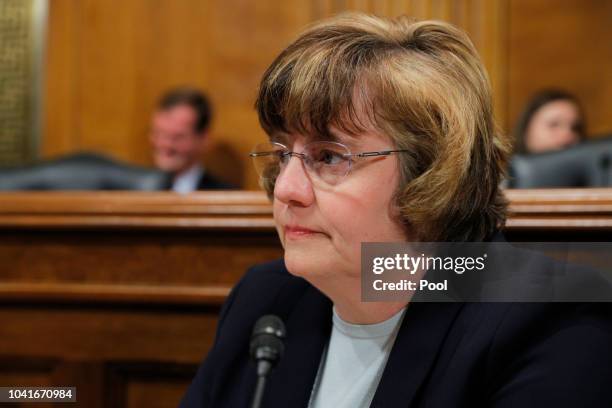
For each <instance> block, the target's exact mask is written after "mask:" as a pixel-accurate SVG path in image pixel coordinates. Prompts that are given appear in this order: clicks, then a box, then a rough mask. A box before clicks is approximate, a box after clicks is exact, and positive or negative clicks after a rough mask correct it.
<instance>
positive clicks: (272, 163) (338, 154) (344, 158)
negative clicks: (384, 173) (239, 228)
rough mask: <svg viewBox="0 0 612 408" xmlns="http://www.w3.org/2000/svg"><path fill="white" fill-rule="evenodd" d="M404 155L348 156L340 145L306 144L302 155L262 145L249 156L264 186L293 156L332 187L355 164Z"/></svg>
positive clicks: (255, 148) (310, 172)
mask: <svg viewBox="0 0 612 408" xmlns="http://www.w3.org/2000/svg"><path fill="white" fill-rule="evenodd" d="M407 151H408V150H380V151H373V152H361V153H351V151H350V150H349V148H348V147H346V146H345V145H343V144H342V143H338V142H328V141H317V142H311V143H308V144H306V145H305V146H304V150H303V152H302V153H297V152H292V151H291V150H289V149H288V148H287V147H286V146H284V145H282V144H280V143H262V144H258V145H257V146H255V147H254V148H253V150H252V151H251V153H250V154H249V156H250V157H251V158H252V159H253V164H254V165H255V170H256V171H257V174H258V175H259V177H261V179H262V181H263V182H264V184H266V183H269V182H274V181H275V180H276V178H277V177H278V175H279V174H280V172H281V171H282V170H283V169H284V168H285V167H286V166H287V164H288V163H289V160H290V159H291V157H292V156H295V157H299V158H300V159H302V161H303V162H304V165H305V167H306V170H307V171H308V172H309V174H311V175H312V176H314V177H317V178H318V179H320V180H323V181H324V182H326V183H328V184H332V185H333V184H336V183H337V182H338V181H339V180H340V179H341V178H342V177H345V176H347V175H348V174H349V173H350V171H351V167H352V165H353V162H354V161H355V160H363V159H368V158H371V157H377V156H388V155H390V154H392V153H400V152H407Z"/></svg>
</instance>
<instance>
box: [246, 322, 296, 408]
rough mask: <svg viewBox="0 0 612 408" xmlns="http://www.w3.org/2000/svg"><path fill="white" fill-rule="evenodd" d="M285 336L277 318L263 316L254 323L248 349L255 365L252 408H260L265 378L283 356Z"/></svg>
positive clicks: (284, 331) (282, 326)
mask: <svg viewBox="0 0 612 408" xmlns="http://www.w3.org/2000/svg"><path fill="white" fill-rule="evenodd" d="M286 336H287V332H286V330H285V324H284V323H283V321H282V320H281V319H280V318H279V317H278V316H275V315H265V316H262V317H260V318H259V319H258V320H257V322H255V326H254V327H253V334H251V343H250V347H249V349H250V354H251V358H252V359H253V360H254V361H255V364H257V385H256V387H255V394H254V395H253V402H252V405H251V407H252V408H259V407H260V406H261V400H262V398H263V392H264V388H265V386H266V378H267V376H268V374H270V372H271V371H272V368H274V366H276V364H277V363H278V361H279V360H280V359H281V357H282V356H283V352H284V351H285V345H284V344H283V339H284V338H285V337H286Z"/></svg>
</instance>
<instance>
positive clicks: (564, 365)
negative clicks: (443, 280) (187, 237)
mask: <svg viewBox="0 0 612 408" xmlns="http://www.w3.org/2000/svg"><path fill="white" fill-rule="evenodd" d="M269 313H272V314H276V315H278V316H280V317H281V318H282V319H283V320H284V322H285V324H286V327H287V334H288V335H287V339H286V342H285V344H286V349H285V355H284V356H283V358H282V360H281V361H280V363H279V365H278V366H277V367H276V369H275V370H274V371H273V372H272V374H271V377H270V380H269V382H268V384H267V388H266V391H265V395H264V400H263V405H262V406H263V407H265V408H271V407H278V408H293V407H306V406H307V404H308V401H309V397H310V393H311V390H312V387H313V383H314V380H315V376H316V374H317V370H318V367H319V362H320V359H321V356H322V352H323V350H324V348H325V347H326V345H327V343H328V341H329V337H330V333H331V322H332V303H331V302H330V300H329V299H328V298H327V297H325V296H324V295H323V294H322V293H321V292H319V291H318V290H317V289H316V288H315V287H313V286H312V285H310V284H309V283H308V282H306V281H305V280H303V279H301V278H297V277H294V276H292V275H291V274H289V273H288V272H287V270H286V268H285V266H284V263H283V262H282V261H275V262H271V263H267V264H264V265H259V266H256V267H254V268H252V269H250V270H249V271H248V272H247V274H246V275H245V276H244V278H243V279H242V280H241V281H240V282H239V284H238V285H237V286H236V287H235V288H234V289H233V291H232V293H231V294H230V296H229V298H228V299H227V301H226V303H225V305H224V307H223V308H222V311H221V316H220V319H219V324H218V328H217V336H216V339H215V343H214V346H213V348H212V349H211V351H210V353H209V354H208V356H207V357H206V359H205V360H204V362H203V364H202V365H201V366H200V368H199V370H198V372H197V375H196V377H195V379H194V380H193V383H192V384H191V386H190V387H189V389H188V390H187V393H186V394H185V396H184V398H183V400H182V402H181V405H180V407H182V408H196V407H197V408H201V407H214V408H222V407H223V408H225V407H240V408H245V407H249V406H250V400H251V397H252V393H253V389H254V385H255V379H256V378H255V377H256V375H255V369H254V364H253V363H252V362H250V361H249V355H248V354H249V353H248V344H249V337H250V334H251V330H252V328H253V324H254V323H255V321H256V320H257V319H258V318H259V317H261V316H262V315H265V314H269ZM611 315H612V313H611V307H610V304H609V303H417V302H413V303H411V304H410V305H409V306H408V310H407V311H406V315H405V318H404V320H403V322H402V325H401V328H400V330H399V333H398V336H397V339H396V341H395V344H394V346H393V349H392V351H391V354H390V356H389V359H388V362H387V365H386V367H385V370H384V373H383V375H382V378H381V380H380V384H379V386H378V388H377V391H376V394H375V396H374V400H373V401H372V404H371V407H378V408H393V407H428V408H454V407H464V408H474V407H496V408H526V407H537V408H544V407H555V408H559V407H581V408H585V407H598V408H599V407H612V323H611V321H612V318H611Z"/></svg>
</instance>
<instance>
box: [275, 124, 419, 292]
mask: <svg viewBox="0 0 612 408" xmlns="http://www.w3.org/2000/svg"><path fill="white" fill-rule="evenodd" d="M332 132H333V133H334V134H335V135H336V136H337V137H338V139H339V141H340V142H341V143H343V144H345V145H346V146H348V148H349V149H350V150H351V152H352V153H360V152H365V151H379V150H388V149H393V145H392V143H391V142H390V141H389V140H388V139H387V138H384V137H383V136H381V135H379V134H376V133H374V132H369V133H367V134H363V135H361V136H359V137H350V136H348V135H345V134H343V133H341V132H340V131H338V130H337V129H333V128H332ZM305 143H307V139H306V138H305V137H303V136H302V135H296V134H292V135H289V136H288V141H287V143H286V145H287V147H288V148H289V149H291V150H292V151H294V152H297V153H301V152H302V151H303V147H304V144H305ZM398 181H399V171H398V160H397V156H396V155H394V154H391V155H388V156H381V157H373V158H370V159H366V160H356V161H354V162H353V167H352V169H351V171H350V173H349V174H348V175H346V176H344V177H343V178H341V179H340V181H338V182H337V183H335V184H334V185H329V184H326V183H325V182H323V181H320V180H319V179H318V178H317V177H316V175H313V174H310V173H309V171H308V170H307V169H306V166H305V165H304V164H303V162H302V160H301V159H300V158H298V157H291V159H290V160H289V163H288V164H287V166H286V167H285V168H284V169H283V170H282V171H281V173H280V174H279V176H278V178H277V180H276V184H275V188H274V220H275V222H276V228H277V230H278V234H279V236H280V240H281V242H282V244H283V247H284V249H285V264H286V266H287V269H288V270H289V271H290V272H291V273H292V274H294V275H297V276H302V277H304V278H306V279H307V280H310V281H311V283H312V282H316V281H320V279H322V278H323V279H338V278H346V277H353V278H358V277H359V273H360V262H361V243H362V242H398V241H405V240H406V239H407V236H406V233H405V231H404V229H403V228H402V227H401V226H400V225H399V223H398V222H397V221H396V220H394V219H393V218H394V217H393V214H392V211H393V208H392V207H393V206H392V205H391V202H392V199H393V194H394V192H395V191H396V188H397V186H398Z"/></svg>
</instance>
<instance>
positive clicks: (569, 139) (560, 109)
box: [515, 89, 586, 154]
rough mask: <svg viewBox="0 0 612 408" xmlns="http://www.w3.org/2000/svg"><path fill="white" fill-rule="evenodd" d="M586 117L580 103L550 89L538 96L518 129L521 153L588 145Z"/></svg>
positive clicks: (567, 94) (527, 109) (518, 149)
mask: <svg viewBox="0 0 612 408" xmlns="http://www.w3.org/2000/svg"><path fill="white" fill-rule="evenodd" d="M584 122H585V120H584V113H583V110H582V107H581V106H580V103H579V102H578V99H577V98H576V97H575V96H574V95H572V94H570V93H567V92H565V91H560V90H555V89H550V90H544V91H541V92H539V93H537V94H536V95H534V96H533V97H532V98H531V100H530V101H529V103H528V104H527V106H526V107H525V110H524V111H523V113H522V114H521V116H520V118H519V120H518V123H517V125H516V130H515V136H516V140H517V143H518V144H517V148H516V150H517V153H523V154H525V153H543V152H547V151H553V150H560V149H564V148H566V147H570V146H573V145H575V144H578V143H580V142H582V141H584V139H585V137H586V130H585V123H584Z"/></svg>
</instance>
